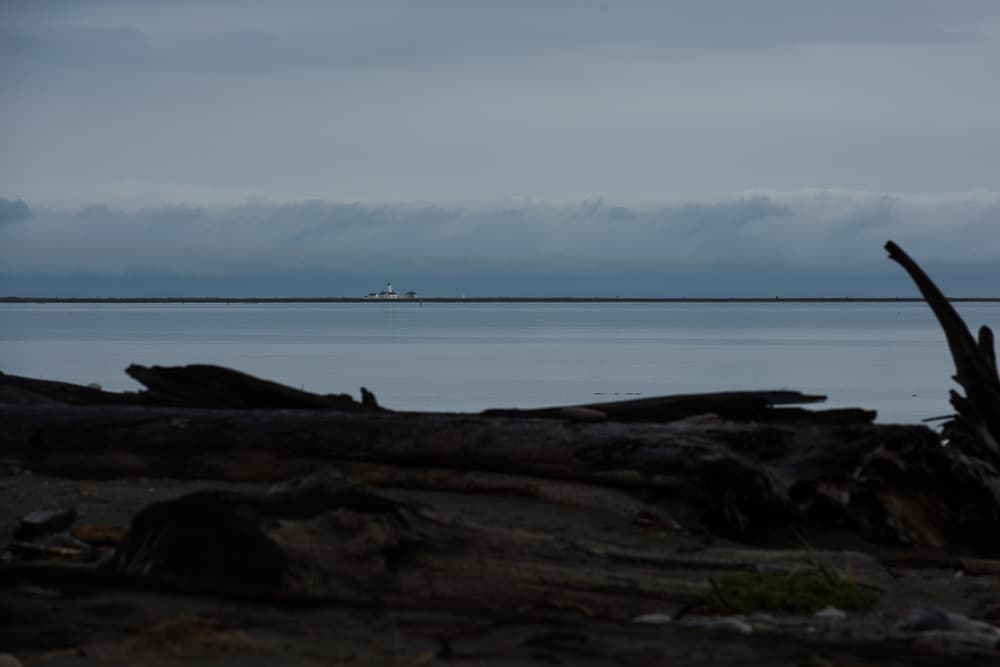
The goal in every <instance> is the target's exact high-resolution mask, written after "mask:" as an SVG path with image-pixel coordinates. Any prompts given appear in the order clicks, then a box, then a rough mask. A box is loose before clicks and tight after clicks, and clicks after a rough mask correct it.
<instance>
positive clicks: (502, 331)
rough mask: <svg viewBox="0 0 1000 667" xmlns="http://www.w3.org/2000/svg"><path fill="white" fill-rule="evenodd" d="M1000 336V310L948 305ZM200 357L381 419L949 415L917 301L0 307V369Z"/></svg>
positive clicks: (35, 371)
mask: <svg viewBox="0 0 1000 667" xmlns="http://www.w3.org/2000/svg"><path fill="white" fill-rule="evenodd" d="M958 308H959V312H960V313H961V314H962V316H963V317H964V318H965V319H966V321H967V322H968V323H969V325H970V326H971V327H974V328H978V326H979V325H980V324H989V325H990V326H991V327H993V328H994V330H998V329H1000V304H959V306H958ZM133 362H135V363H141V364H167V365H170V364H186V363H196V362H200V363H214V364H221V365H225V366H231V367H234V368H237V369H240V370H244V371H247V372H249V373H253V374H257V375H260V376H263V377H266V378H269V379H273V380H277V381H280V382H285V383H287V384H290V385H294V386H296V387H302V388H305V389H307V390H310V391H317V392H324V393H328V392H351V393H353V394H354V395H355V396H357V393H358V387H359V386H361V385H364V386H366V387H368V388H370V389H372V390H373V391H374V392H375V394H376V396H378V398H379V400H380V402H382V403H383V404H384V405H386V406H388V407H391V408H399V409H420V410H479V409H483V408H487V407H507V406H517V407H532V406H541V405H551V404H565V403H578V402H591V401H595V400H608V399H610V398H615V396H616V394H617V397H618V398H628V397H629V395H630V394H631V395H642V396H651V395H657V394H671V393H687V392H707V391H720V390H732V389H779V388H789V389H796V390H800V391H804V392H817V393H822V394H826V395H828V396H829V397H830V401H829V402H828V405H829V406H861V407H867V408H874V409H877V410H878V411H879V419H880V421H916V420H919V419H922V418H925V417H931V416H935V415H941V414H945V413H947V412H949V406H948V404H947V391H948V388H949V386H950V384H951V381H950V379H949V378H950V376H951V374H952V372H953V368H952V364H951V360H950V358H949V356H948V351H947V346H946V344H945V341H944V336H943V334H942V333H941V331H940V329H939V328H938V325H937V322H936V321H935V320H934V318H933V316H932V315H931V313H930V311H929V309H928V308H927V307H926V306H925V305H924V304H917V303H914V304H787V303H782V304H767V303H764V304H756V303H755V304H424V305H423V307H418V306H417V304H411V303H396V304H385V303H370V304H289V305H284V304H282V305H272V304H265V305H242V304H241V305H232V306H228V307H227V306H226V305H215V304H210V305H192V304H169V305H141V304H140V305H135V304H126V305H103V304H102V305H89V304H88V305H61V304H45V305H31V304H24V305H22V304H2V305H0V370H3V371H5V372H8V373H15V374H21V375H31V376H36V377H44V378H50V379H58V380H66V381H70V382H80V383H88V382H97V383H100V384H101V385H102V386H103V387H104V388H106V389H114V390H121V389H135V388H137V387H138V385H136V384H135V383H134V382H133V381H132V380H131V379H129V378H128V377H127V376H126V375H125V374H124V373H123V369H124V368H125V367H126V366H127V365H128V364H130V363H133Z"/></svg>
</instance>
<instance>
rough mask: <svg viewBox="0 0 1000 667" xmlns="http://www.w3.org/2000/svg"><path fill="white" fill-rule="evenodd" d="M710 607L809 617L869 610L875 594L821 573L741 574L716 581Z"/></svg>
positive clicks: (717, 609) (712, 608) (738, 611)
mask: <svg viewBox="0 0 1000 667" xmlns="http://www.w3.org/2000/svg"><path fill="white" fill-rule="evenodd" d="M712 585H713V591H712V593H711V594H710V596H709V600H708V606H709V607H710V608H711V610H712V611H717V612H723V613H731V614H732V613H735V614H746V613H751V612H754V611H769V612H783V613H809V612H814V611H819V610H820V609H823V608H824V607H829V606H833V607H837V608H838V609H842V610H844V611H859V610H863V609H868V608H869V607H871V606H872V605H873V604H874V603H875V600H876V595H875V593H873V592H872V591H870V590H868V589H866V588H864V587H863V586H861V585H860V584H857V583H855V582H853V581H847V580H845V579H841V578H840V577H836V576H829V575H826V574H824V573H821V572H816V573H804V574H786V573H783V572H740V573H738V574H731V575H728V576H726V577H724V578H723V579H722V580H721V581H719V582H716V581H714V580H713V582H712Z"/></svg>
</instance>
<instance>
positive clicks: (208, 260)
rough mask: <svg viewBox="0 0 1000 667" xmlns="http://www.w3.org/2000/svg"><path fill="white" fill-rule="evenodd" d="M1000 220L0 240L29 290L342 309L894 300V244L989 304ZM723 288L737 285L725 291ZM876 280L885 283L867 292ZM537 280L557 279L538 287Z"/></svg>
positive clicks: (847, 202) (588, 222)
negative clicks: (356, 303)
mask: <svg viewBox="0 0 1000 667" xmlns="http://www.w3.org/2000/svg"><path fill="white" fill-rule="evenodd" d="M998 220H1000V195H983V196H980V197H977V198H973V197H949V198H938V199H929V198H912V197H911V198H905V197H887V196H875V195H864V194H852V193H837V192H826V193H822V192H821V193H806V194H779V195H769V196H764V195H758V196H744V197H730V198H725V199H721V200H706V201H693V202H689V203H680V204H674V205H669V206H658V207H635V206H622V205H616V204H613V203H609V202H605V201H601V200H590V201H583V202H579V203H577V204H572V205H555V204H546V203H514V204H509V205H504V206H451V205H449V206H444V205H417V204H412V205H406V204H394V205H373V204H360V203H335V202H324V201H305V202H300V203H291V204H268V203H247V204H244V205H239V206H229V207H207V208H206V207H195V206H176V205H175V206H163V207H155V208H143V209H138V210H127V209H119V208H111V207H108V206H88V207H84V208H81V209H79V210H76V211H59V210H45V209H37V208H36V209H35V211H34V216H33V219H32V220H31V221H30V222H27V223H24V224H18V225H4V226H3V227H0V266H2V267H4V269H3V273H4V274H5V278H4V280H0V287H2V286H3V285H4V283H6V284H7V287H6V291H7V293H10V291H11V290H12V289H13V288H14V286H16V287H17V291H20V292H21V293H30V292H32V288H31V285H32V280H33V279H34V278H33V277H35V278H37V277H39V276H49V277H51V276H54V275H55V276H58V275H63V276H75V275H87V276H91V277H94V276H97V277H103V279H104V283H105V284H113V282H109V281H108V279H109V278H114V277H116V276H117V277H119V278H122V277H125V276H128V275H129V274H143V275H146V276H147V277H148V276H161V278H162V277H170V276H174V277H175V278H176V277H185V280H187V282H186V283H184V284H185V285H186V287H185V288H184V289H187V290H194V291H193V292H190V293H193V294H198V293H201V294H205V293H207V292H206V291H205V290H206V289H211V288H208V287H206V286H208V285H216V284H222V283H219V282H218V281H220V280H222V281H225V280H230V283H228V284H230V285H231V284H232V281H235V280H237V279H238V280H239V281H242V282H241V286H240V293H244V294H246V293H249V294H255V293H256V294H269V293H273V291H274V290H273V287H274V284H276V282H275V281H280V282H281V285H282V286H283V289H284V290H285V291H284V293H286V294H294V293H298V294H315V293H316V290H315V284H314V283H313V284H311V283H310V281H312V280H314V278H315V276H317V275H329V276H334V277H335V278H336V280H337V281H338V284H336V285H329V289H330V290H332V291H324V292H322V293H326V294H334V295H339V294H348V295H351V294H358V293H364V292H365V291H367V288H370V287H377V286H378V284H379V281H381V280H382V279H383V277H391V278H393V279H394V280H397V281H400V282H403V281H404V278H405V282H406V284H407V285H420V286H421V288H422V289H423V285H421V283H423V284H427V285H431V284H433V285H435V286H437V289H438V290H444V291H443V293H445V294H456V293H458V292H468V293H470V294H473V293H478V294H536V295H537V294H547V293H548V294H551V293H552V289H554V287H553V286H555V285H558V289H560V290H561V293H568V294H577V295H587V294H595V293H604V294H635V295H650V294H651V293H652V294H658V295H679V296H691V295H698V294H705V293H706V292H712V293H715V292H717V291H719V290H725V291H727V292H728V294H727V295H730V296H732V295H760V294H766V295H769V294H771V293H772V292H773V291H774V290H775V289H779V292H780V293H783V294H825V295H833V296H843V295H847V294H879V295H886V294H890V295H891V294H897V293H898V292H896V291H894V290H898V287H899V285H900V284H901V283H900V282H899V281H895V282H894V281H891V280H890V281H888V282H887V281H886V280H885V275H889V274H890V272H889V271H888V270H887V267H886V264H885V260H884V253H883V252H882V249H881V246H882V244H883V243H884V241H885V240H886V239H890V238H891V239H894V240H896V241H897V242H900V243H901V244H903V245H904V247H906V248H907V249H908V250H909V251H910V252H911V253H912V254H914V255H915V256H917V257H921V258H923V259H924V261H925V262H927V263H928V264H929V265H935V266H951V267H953V268H954V267H960V266H966V267H968V269H969V272H970V273H971V274H973V276H975V275H976V273H977V271H978V272H979V273H978V278H976V280H978V288H976V284H977V283H975V282H973V283H969V284H967V285H966V284H963V287H962V288H961V289H963V290H964V291H965V292H966V293H969V289H973V290H974V291H978V293H980V294H984V293H986V294H988V293H992V292H994V291H996V284H998V283H995V282H994V280H995V279H996V278H997V275H996V274H997V273H998V272H997V271H996V268H995V267H1000V234H997V233H996V229H997V225H998ZM990 266H992V267H994V269H992V270H990V269H985V270H984V269H983V267H990ZM670 274H678V275H680V274H684V275H689V276H694V277H697V276H699V275H702V276H707V275H709V274H714V276H715V278H714V279H713V280H715V281H716V282H715V283H709V282H702V283H700V284H699V282H698V280H697V279H692V281H690V282H688V283H684V284H683V289H682V291H681V292H680V293H679V292H678V288H677V285H679V284H680V283H673V285H671V284H669V283H666V284H664V283H660V284H658V285H656V286H655V287H653V286H650V285H647V284H643V283H642V282H641V281H643V280H646V279H647V278H648V277H650V276H667V275H670ZM838 274H839V275H840V281H839V282H838V281H837V279H836V276H837V275H838ZM588 276H589V277H590V278H589V279H588V278H587V277H588ZM720 276H723V277H726V278H727V279H728V282H726V281H725V280H723V281H722V282H721V283H720V282H718V281H719V277H720ZM866 276H871V277H872V279H871V280H870V281H869V282H867V283H866V282H865V281H864V280H862V278H864V277H866ZM879 276H881V277H879ZM445 277H450V278H449V280H450V284H451V287H450V289H449V288H448V287H447V285H448V281H446V280H444V278H445ZM525 277H526V278H525ZM522 278H524V279H522ZM535 278H537V279H539V280H546V281H548V280H552V281H555V282H552V283H540V284H539V283H534V284H532V282H531V280H533V279H535ZM149 280H150V281H151V282H150V283H149V284H146V285H144V286H143V287H142V289H145V290H147V292H149V291H152V292H154V293H161V294H162V293H164V291H166V292H168V293H169V291H170V289H171V287H170V285H171V283H170V280H169V279H167V278H163V279H162V280H161V282H160V284H158V285H157V284H155V283H156V280H155V279H154V278H150V279H149ZM199 280H201V281H202V285H203V287H202V289H201V290H199V289H198V288H197V285H198V284H199V283H198V281H199ZM296 280H298V283H296ZM212 281H216V282H212ZM574 281H576V283H574ZM580 281H584V282H580ZM37 284H38V285H42V284H46V285H48V284H49V283H44V282H38V283H37ZM574 284H576V288H575V289H574V287H573V285H574ZM782 284H784V285H785V288H784V289H780V286H781V285H782ZM456 285H461V286H462V287H461V288H458V287H456ZM505 286H506V289H507V290H508V291H506V292H505V291H504V289H505ZM134 289H135V285H131V284H129V281H128V280H127V279H123V280H122V282H121V283H120V284H119V291H121V290H125V292H129V290H133V291H134ZM580 290H585V291H580ZM424 291H426V289H424ZM685 291H686V293H684V292H685ZM36 292H37V291H36ZM439 293H441V292H439Z"/></svg>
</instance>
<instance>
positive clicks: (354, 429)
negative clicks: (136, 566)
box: [0, 406, 1000, 555]
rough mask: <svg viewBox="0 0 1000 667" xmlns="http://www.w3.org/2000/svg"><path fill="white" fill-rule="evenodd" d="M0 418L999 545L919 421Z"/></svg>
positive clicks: (265, 460)
mask: <svg viewBox="0 0 1000 667" xmlns="http://www.w3.org/2000/svg"><path fill="white" fill-rule="evenodd" d="M0 422H2V423H4V425H5V428H4V429H3V431H2V432H0V451H3V452H4V456H6V457H14V458H17V459H20V460H21V461H22V462H23V464H24V465H26V466H27V467H29V468H31V469H33V470H36V471H38V472H41V473H48V474H54V475H62V476H66V477H84V478H86V477H90V478H112V477H121V476H149V477H175V478H182V479H219V480H281V479H287V478H289V477H293V476H300V475H304V474H309V473H311V472H313V471H315V470H316V469H324V468H326V469H334V470H342V471H344V472H348V473H350V472H352V471H355V472H357V471H359V470H360V468H359V464H370V465H375V466H380V467H381V469H382V471H383V472H382V474H383V475H385V478H384V479H383V481H384V482H385V483H387V484H392V483H393V481H392V480H393V478H395V479H396V480H397V482H398V483H400V484H404V485H405V484H407V480H409V481H410V482H412V483H413V484H414V485H416V486H420V485H421V482H420V480H421V479H422V480H423V482H422V484H423V485H425V486H430V485H431V484H432V483H433V479H434V476H435V475H436V476H437V478H438V479H441V478H445V477H447V471H455V473H456V476H455V479H456V480H460V479H461V475H462V474H465V473H469V472H476V473H481V474H482V475H489V474H494V475H496V474H498V475H510V476H512V477H514V478H517V479H519V480H521V482H522V486H530V484H528V483H527V480H536V481H537V482H536V483H537V484H539V485H541V484H542V483H543V482H544V480H560V481H562V482H571V483H572V484H569V485H566V486H564V487H562V489H563V491H562V492H563V495H564V497H574V496H575V497H577V498H578V499H579V503H580V504H587V503H593V502H595V500H594V498H597V497H599V496H600V495H601V493H603V491H602V492H599V493H595V494H590V495H589V496H588V494H587V493H582V492H581V493H579V494H576V493H575V492H574V490H573V489H574V488H583V487H593V488H598V489H601V490H605V491H607V492H608V493H611V492H614V493H615V494H627V495H628V496H629V497H631V498H633V499H634V500H635V502H636V506H637V507H642V506H653V507H654V508H655V509H656V510H657V512H658V513H661V514H662V515H666V516H668V517H671V518H672V519H671V520H672V521H676V522H677V523H678V524H680V525H681V526H684V527H687V528H690V529H695V528H702V529H707V530H709V531H710V532H713V533H715V534H718V535H722V536H726V537H730V538H733V539H738V540H742V541H747V542H756V543H774V542H775V541H780V540H783V541H784V543H785V544H787V543H788V542H789V541H790V540H791V539H792V536H793V535H794V533H793V532H792V531H793V527H794V526H796V525H800V524H805V525H807V526H808V525H812V526H819V527H823V528H824V529H827V528H831V527H836V528H837V529H838V530H843V531H846V532H848V533H851V534H854V535H856V536H861V537H864V538H865V539H868V540H873V541H876V542H880V543H885V544H897V545H898V544H903V545H914V546H930V547H940V548H953V549H957V550H960V551H961V550H967V551H972V552H976V553H982V554H989V555H993V554H996V553H1000V531H998V530H997V528H1000V509H998V508H1000V503H998V499H997V492H996V491H995V489H996V488H1000V484H998V478H997V473H996V470H995V469H994V468H993V467H992V466H991V465H989V464H987V463H986V462H983V461H980V460H978V459H975V458H972V457H968V456H965V455H963V454H962V453H961V452H959V451H956V450H954V449H952V448H946V447H942V446H941V445H940V442H939V439H938V437H937V435H936V434H935V433H933V432H932V431H930V430H929V429H927V428H925V427H920V426H891V425H873V424H855V425H847V426H843V425H828V424H808V423H797V424H759V423H755V422H743V423H740V422H725V421H721V420H718V419H715V418H694V419H689V420H683V421H679V422H672V423H669V424H656V423H621V422H600V423H586V422H575V421H567V420H553V419H528V418H520V419H514V418H505V417H486V416H475V415H447V414H400V413H379V414H364V413H340V412H334V411H301V410H249V411H248V410H200V409H189V408H138V407H127V406H122V407H116V406H97V407H89V408H81V407H71V406H39V407H9V406H8V407H3V406H0ZM362 467H363V466H362ZM388 470H394V471H395V472H392V473H391V474H387V473H386V471H388ZM359 474H365V473H363V471H362V472H361V473H359ZM367 474H373V473H372V469H371V468H369V469H368V472H367ZM414 480H416V481H414ZM376 481H377V480H376ZM497 481H498V480H497V479H496V478H494V479H492V480H490V479H487V478H479V479H477V478H475V477H466V478H465V480H464V482H456V483H465V484H466V485H467V489H468V490H471V489H473V488H475V487H476V486H477V485H486V486H487V487H489V485H490V484H493V483H496V482H497ZM574 485H580V486H574ZM495 488H496V487H495V486H494V487H493V489H494V490H495ZM538 495H539V496H540V497H541V496H542V494H541V493H539V494H538ZM640 511H641V510H640Z"/></svg>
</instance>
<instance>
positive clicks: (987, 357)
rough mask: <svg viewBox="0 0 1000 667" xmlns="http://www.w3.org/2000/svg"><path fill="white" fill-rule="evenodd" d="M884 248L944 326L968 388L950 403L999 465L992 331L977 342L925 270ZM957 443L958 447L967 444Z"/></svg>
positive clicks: (999, 390)
mask: <svg viewBox="0 0 1000 667" xmlns="http://www.w3.org/2000/svg"><path fill="white" fill-rule="evenodd" d="M885 249H886V250H887V251H888V252H889V257H890V258H891V259H893V260H894V261H896V262H898V263H899V264H900V266H902V267H903V268H904V269H905V270H906V272H907V273H908V274H910V277H911V278H912V279H913V282H914V283H916V285H917V288H918V289H919V290H920V293H921V294H923V296H924V298H925V299H926V300H927V305H929V306H930V307H931V310H932V311H934V315H935V317H937V319H938V322H940V323H941V328H942V329H943V330H944V335H945V338H946V339H947V340H948V349H949V350H950V351H951V358H952V359H953V360H954V362H955V378H954V379H955V381H956V382H958V383H959V384H960V385H962V388H963V389H965V396H962V395H960V394H958V393H957V392H955V391H952V392H951V404H952V405H953V406H954V408H955V410H957V411H958V416H959V420H960V422H961V424H962V425H963V426H964V427H965V430H967V431H968V432H969V433H971V434H973V436H974V440H973V442H975V443H978V449H980V450H981V453H982V454H983V455H984V456H985V457H987V458H990V459H992V460H993V461H994V462H995V463H997V464H1000V376H998V375H997V362H996V353H995V351H994V348H993V332H992V331H991V330H990V328H989V327H987V326H983V327H981V328H980V329H979V338H978V340H974V339H973V337H972V334H971V333H970V332H969V330H968V328H967V327H966V326H965V323H964V322H963V321H962V318H961V317H960V316H959V315H958V313H957V312H956V311H955V308H954V307H953V306H952V305H951V303H949V301H948V299H947V298H946V297H945V296H944V294H943V293H942V292H941V290H940V289H938V287H937V285H935V284H934V282H933V281H932V280H931V279H930V278H929V277H928V276H927V274H926V273H924V271H923V269H921V268H920V266H919V265H918V264H917V263H916V262H914V261H913V259H911V258H910V256H909V255H907V254H906V253H905V252H904V251H903V249H902V248H900V247H899V246H898V245H896V244H895V243H893V242H892V241H889V242H888V243H886V244H885ZM957 440H958V441H959V442H958V443H957V444H959V446H961V444H962V442H964V441H965V440H964V439H962V438H959V439H957Z"/></svg>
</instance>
